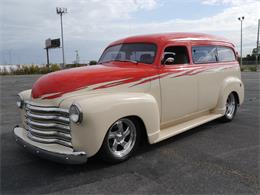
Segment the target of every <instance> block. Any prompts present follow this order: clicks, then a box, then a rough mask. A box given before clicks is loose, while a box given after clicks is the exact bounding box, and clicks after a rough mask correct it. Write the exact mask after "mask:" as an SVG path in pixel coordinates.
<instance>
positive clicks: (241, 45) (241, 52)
mask: <svg viewBox="0 0 260 195" xmlns="http://www.w3.org/2000/svg"><path fill="white" fill-rule="evenodd" d="M244 19H245V17H244V16H242V17H239V18H238V20H239V21H240V22H241V32H240V66H242V63H243V57H242V55H243V51H242V50H243V42H242V41H243V21H244Z"/></svg>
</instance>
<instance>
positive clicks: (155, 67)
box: [14, 33, 244, 164]
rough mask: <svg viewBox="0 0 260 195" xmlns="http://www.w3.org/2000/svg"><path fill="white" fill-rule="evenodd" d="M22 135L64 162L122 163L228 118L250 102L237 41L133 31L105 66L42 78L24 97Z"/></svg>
mask: <svg viewBox="0 0 260 195" xmlns="http://www.w3.org/2000/svg"><path fill="white" fill-rule="evenodd" d="M18 98H19V99H18V101H17V105H18V107H19V108H20V113H21V120H22V123H21V125H20V126H16V127H15V128H14V134H15V138H16V141H17V142H18V143H20V144H21V145H22V146H23V147H25V148H27V149H28V150H30V151H31V152H33V153H35V154H37V155H39V156H41V157H44V158H48V159H52V160H55V161H60V162H65V163H75V164H76V163H84V162H86V161H87V158H88V157H91V156H93V155H95V154H99V155H101V156H102V157H103V159H104V160H106V161H109V162H112V163H116V162H121V161H123V160H126V159H128V158H129V157H130V156H131V155H132V154H133V153H134V152H135V151H136V149H137V147H138V145H139V143H140V142H141V141H142V140H145V139H146V138H147V139H148V141H149V143H150V144H154V143H157V142H159V141H162V140H164V139H167V138H169V137H171V136H174V135H176V134H179V133H181V132H184V131H186V130H189V129H191V128H194V127H196V126H199V125H201V124H203V123H206V122H209V121H212V120H214V119H217V118H221V119H222V120H223V121H231V120H232V119H233V118H234V116H235V114H236V110H237V107H238V105H240V104H242V102H243V100H244V86H243V83H242V81H241V73H240V67H239V64H238V62H237V56H236V53H235V50H234V45H233V44H232V43H230V42H228V41H227V40H225V39H222V38H219V37H215V36H211V35H206V34H198V33H169V34H155V35H146V36H134V37H130V38H126V39H122V40H119V41H116V42H113V43H112V44H110V45H109V46H108V47H107V48H106V49H105V51H104V52H103V54H102V56H101V57H100V60H99V63H98V65H95V66H88V67H80V68H73V69H68V70H62V71H58V72H54V73H50V74H47V75H44V76H42V77H41V78H40V79H39V80H38V81H36V83H34V85H33V87H32V89H31V90H26V91H23V92H21V93H19V95H18Z"/></svg>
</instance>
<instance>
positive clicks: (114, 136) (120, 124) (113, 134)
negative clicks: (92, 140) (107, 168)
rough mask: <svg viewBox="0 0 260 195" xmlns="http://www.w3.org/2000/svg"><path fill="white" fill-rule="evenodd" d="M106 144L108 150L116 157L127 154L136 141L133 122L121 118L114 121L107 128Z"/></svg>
mask: <svg viewBox="0 0 260 195" xmlns="http://www.w3.org/2000/svg"><path fill="white" fill-rule="evenodd" d="M107 142H108V143H107V144H108V148H109V150H110V152H111V153H112V154H113V155H114V156H115V157H118V158H122V157H124V156H126V155H128V154H129V153H130V152H131V150H132V149H133V147H134V145H135V142H136V127H135V125H134V123H133V122H132V121H131V120H129V119H127V118H122V119H119V120H118V121H116V122H115V123H114V124H113V125H112V126H111V127H110V129H109V130H108V139H107Z"/></svg>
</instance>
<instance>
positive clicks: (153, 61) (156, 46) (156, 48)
mask: <svg viewBox="0 0 260 195" xmlns="http://www.w3.org/2000/svg"><path fill="white" fill-rule="evenodd" d="M123 44H129V45H130V44H150V45H154V46H155V50H154V56H153V60H152V63H144V62H140V61H135V62H136V63H137V64H138V63H142V64H146V65H150V66H151V65H154V63H155V61H156V57H157V52H158V45H157V44H156V43H153V42H122V43H116V44H112V45H109V46H108V47H106V48H105V49H104V51H103V52H102V54H101V56H100V58H99V60H98V64H102V63H107V62H124V60H109V61H104V62H100V60H101V58H102V57H103V55H104V54H105V52H106V50H107V49H109V48H111V47H114V46H118V45H123ZM125 62H131V60H125ZM132 62H134V60H132Z"/></svg>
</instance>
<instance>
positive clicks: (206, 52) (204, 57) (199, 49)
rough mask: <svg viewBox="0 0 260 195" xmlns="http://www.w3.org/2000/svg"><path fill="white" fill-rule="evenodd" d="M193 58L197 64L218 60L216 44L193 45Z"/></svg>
mask: <svg viewBox="0 0 260 195" xmlns="http://www.w3.org/2000/svg"><path fill="white" fill-rule="evenodd" d="M192 59H193V62H194V63H195V64H204V63H215V62H217V48H216V47H214V46H195V47H192Z"/></svg>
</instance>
